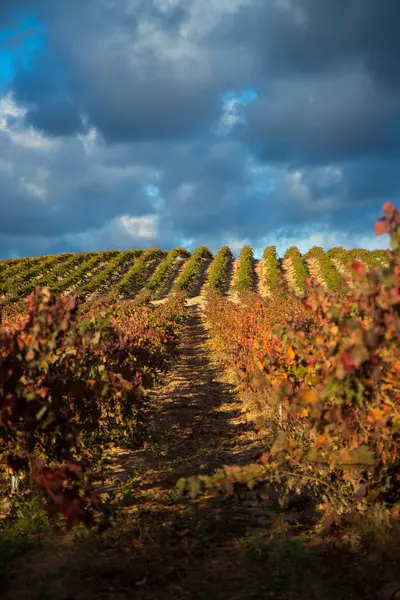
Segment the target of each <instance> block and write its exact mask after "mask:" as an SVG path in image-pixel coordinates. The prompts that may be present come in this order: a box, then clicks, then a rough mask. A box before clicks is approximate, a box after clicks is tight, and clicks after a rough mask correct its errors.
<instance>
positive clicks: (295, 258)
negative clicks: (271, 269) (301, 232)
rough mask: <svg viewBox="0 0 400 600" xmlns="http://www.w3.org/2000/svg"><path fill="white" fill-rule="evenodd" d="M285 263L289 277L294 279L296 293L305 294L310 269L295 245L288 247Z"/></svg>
mask: <svg viewBox="0 0 400 600" xmlns="http://www.w3.org/2000/svg"><path fill="white" fill-rule="evenodd" d="M283 264H284V265H285V267H286V270H287V274H288V277H289V279H290V280H291V281H292V283H293V286H294V289H295V292H296V294H300V295H301V294H304V293H305V291H306V281H305V280H306V278H307V277H308V276H309V273H308V270H307V267H306V265H305V264H304V261H303V259H302V256H301V254H300V252H299V250H298V248H296V247H295V246H292V247H291V248H288V249H287V250H286V252H285V254H284V256H283Z"/></svg>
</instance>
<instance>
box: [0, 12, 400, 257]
mask: <svg viewBox="0 0 400 600" xmlns="http://www.w3.org/2000/svg"><path fill="white" fill-rule="evenodd" d="M399 23H400V2H399V0H380V1H379V2H378V1H377V0H68V1H65V2H62V1H61V0H1V2H0V203H1V207H0V208H1V219H0V257H1V258H7V257H11V256H22V255H38V254H47V253H54V252H64V251H80V250H102V249H106V248H130V247H139V248H146V247H151V246H161V247H163V248H166V249H169V248H172V247H174V246H178V245H184V246H186V247H187V248H189V249H192V248H193V247H195V246H196V245H198V244H207V245H209V246H210V247H211V248H212V249H213V250H215V249H217V248H218V247H219V246H221V245H223V244H230V245H231V246H232V248H233V249H235V250H237V249H240V247H241V246H242V245H243V244H245V243H251V244H252V245H253V246H254V247H255V248H256V249H258V250H260V249H262V248H263V247H264V246H265V245H270V244H276V245H277V247H278V251H279V253H280V254H282V253H283V251H284V250H285V249H286V248H287V247H288V246H289V245H292V244H296V245H298V246H299V247H300V249H302V250H303V251H305V250H307V249H308V248H309V247H311V246H312V245H314V244H316V245H321V246H324V247H325V248H326V249H327V248H330V247H332V246H335V245H339V246H345V247H348V248H352V247H365V248H378V247H379V248H382V247H383V248H384V247H387V245H388V240H387V239H385V238H384V237H383V238H376V237H375V236H374V235H373V231H372V228H373V224H374V222H375V220H376V218H377V217H378V216H380V214H381V205H382V203H383V202H384V201H387V200H390V201H392V202H394V203H395V204H397V206H399V202H398V196H399V192H400V168H399V166H400V165H399V153H400V65H399V56H400V36H399V35H398V25H399Z"/></svg>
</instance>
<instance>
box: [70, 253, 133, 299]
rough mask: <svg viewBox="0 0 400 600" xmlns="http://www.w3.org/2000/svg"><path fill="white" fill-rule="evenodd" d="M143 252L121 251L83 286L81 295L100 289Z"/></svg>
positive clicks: (80, 291)
mask: <svg viewBox="0 0 400 600" xmlns="http://www.w3.org/2000/svg"><path fill="white" fill-rule="evenodd" d="M142 254H143V250H126V251H125V252H119V253H118V254H117V256H116V257H115V258H114V259H112V260H111V261H110V263H109V264H108V265H107V266H106V267H105V268H104V269H101V270H100V271H99V273H97V275H95V276H94V277H93V278H92V279H90V281H88V283H86V284H85V285H84V286H82V288H81V289H80V290H79V296H80V297H84V296H87V295H89V294H92V293H94V292H97V291H100V290H101V289H102V288H104V286H105V285H106V284H107V282H108V281H109V280H110V279H111V278H112V277H113V276H114V275H115V273H116V272H118V270H119V269H121V268H123V267H125V266H126V265H127V264H129V263H130V262H131V261H133V260H135V259H137V258H139V257H140V256H141V255H142Z"/></svg>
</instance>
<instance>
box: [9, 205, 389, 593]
mask: <svg viewBox="0 0 400 600" xmlns="http://www.w3.org/2000/svg"><path fill="white" fill-rule="evenodd" d="M383 210H384V216H383V217H382V218H381V219H380V220H379V221H378V222H377V224H376V226H375V232H376V234H377V235H380V234H383V233H387V234H389V235H390V238H391V249H390V250H387V251H383V250H373V251H368V250H363V249H354V250H345V249H343V248H332V249H330V250H328V251H324V250H323V249H322V248H320V247H316V246H314V247H313V248H311V249H310V250H309V251H308V252H307V253H305V254H302V253H301V252H300V251H299V249H298V248H296V247H291V248H288V249H287V251H286V252H285V253H284V254H283V256H282V257H279V256H278V255H277V251H276V248H275V247H274V246H268V247H267V248H265V250H264V252H263V254H262V256H261V258H260V259H256V258H255V256H254V251H253V249H252V248H251V247H250V246H245V247H244V248H243V249H242V250H241V252H240V253H239V254H238V256H237V257H235V256H234V254H233V252H232V250H231V249H230V248H229V247H228V246H223V247H221V248H220V249H219V250H218V251H217V252H216V253H215V254H214V255H213V253H212V252H211V251H210V250H209V249H208V248H206V247H204V246H199V247H198V248H196V249H195V250H194V251H193V252H192V253H190V252H188V251H187V250H185V249H184V248H175V249H173V250H171V251H166V250H162V249H159V248H151V249H148V250H145V251H144V250H140V249H132V250H126V251H117V250H112V251H104V252H86V253H80V254H73V253H66V254H61V255H56V256H40V257H26V258H18V259H9V260H2V261H0V399H1V408H0V443H1V451H2V454H1V458H2V460H1V463H0V516H1V519H0V536H1V537H0V591H1V592H2V593H3V594H4V597H5V598H6V599H12V598H16V599H19V598H20V599H21V600H25V599H26V600H28V599H32V600H33V599H35V600H39V599H40V598H43V599H53V598H54V600H72V599H77V600H79V599H92V598H110V599H111V598H115V599H118V600H122V599H125V598H138V599H140V600H150V599H155V600H157V599H160V600H161V598H178V599H182V600H189V599H190V600H192V599H193V600H202V599H206V598H210V597H211V598H215V599H216V600H223V599H231V598H232V599H234V600H252V599H255V598H270V597H271V598H277V599H282V600H283V599H290V600H291V599H293V600H294V599H304V600H305V599H306V598H307V599H317V598H318V599H319V598H321V597H324V598H328V599H334V598H335V599H336V598H340V599H342V598H343V600H353V599H354V600H355V599H356V598H357V599H358V598H364V599H369V598H371V599H372V598H374V599H376V598H378V599H382V600H396V599H398V598H400V579H399V573H400V550H399V548H400V454H399V441H400V383H399V382H400V347H399V340H400V320H399V316H400V212H399V211H397V210H396V209H395V207H394V206H393V205H391V204H389V203H386V204H385V205H384V206H383Z"/></svg>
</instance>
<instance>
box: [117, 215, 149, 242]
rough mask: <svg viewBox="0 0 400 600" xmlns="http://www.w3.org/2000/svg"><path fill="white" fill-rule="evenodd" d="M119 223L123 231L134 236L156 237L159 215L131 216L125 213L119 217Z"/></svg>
mask: <svg viewBox="0 0 400 600" xmlns="http://www.w3.org/2000/svg"><path fill="white" fill-rule="evenodd" d="M119 224H120V226H121V229H122V231H123V233H125V234H127V235H128V236H130V237H133V238H145V239H146V238H147V239H155V238H156V237H157V233H158V217H157V215H147V216H143V217H131V216H129V215H123V216H122V217H119Z"/></svg>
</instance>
